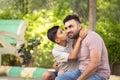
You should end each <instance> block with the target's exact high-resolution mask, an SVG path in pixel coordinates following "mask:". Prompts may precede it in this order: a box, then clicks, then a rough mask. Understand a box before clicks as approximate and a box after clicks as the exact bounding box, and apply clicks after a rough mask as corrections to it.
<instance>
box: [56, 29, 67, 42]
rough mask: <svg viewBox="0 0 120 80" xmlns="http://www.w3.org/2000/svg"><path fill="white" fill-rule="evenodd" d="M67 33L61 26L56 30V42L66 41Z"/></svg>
mask: <svg viewBox="0 0 120 80" xmlns="http://www.w3.org/2000/svg"><path fill="white" fill-rule="evenodd" d="M67 38H68V37H67V34H66V32H65V31H63V30H62V29H61V28H59V29H58V30H57V34H56V42H57V43H59V42H61V41H66V40H67Z"/></svg>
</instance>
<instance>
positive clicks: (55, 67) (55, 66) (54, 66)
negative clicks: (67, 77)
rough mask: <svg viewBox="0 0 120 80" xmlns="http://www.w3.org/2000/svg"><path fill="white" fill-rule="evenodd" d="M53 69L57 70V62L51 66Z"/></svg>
mask: <svg viewBox="0 0 120 80" xmlns="http://www.w3.org/2000/svg"><path fill="white" fill-rule="evenodd" d="M53 68H54V69H55V70H59V66H58V63H57V62H55V63H54V64H53Z"/></svg>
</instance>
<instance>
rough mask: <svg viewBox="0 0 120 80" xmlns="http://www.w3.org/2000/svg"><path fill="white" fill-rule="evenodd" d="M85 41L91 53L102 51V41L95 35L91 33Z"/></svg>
mask: <svg viewBox="0 0 120 80" xmlns="http://www.w3.org/2000/svg"><path fill="white" fill-rule="evenodd" d="M86 41H87V45H88V47H89V50H90V51H93V50H97V51H101V50H102V44H103V40H102V38H101V37H100V36H99V35H98V34H97V33H95V32H91V33H90V34H89V36H88V39H87V40H86Z"/></svg>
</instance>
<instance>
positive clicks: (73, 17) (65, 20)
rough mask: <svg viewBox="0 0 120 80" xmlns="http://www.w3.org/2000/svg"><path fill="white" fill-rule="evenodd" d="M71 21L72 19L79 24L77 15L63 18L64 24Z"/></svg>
mask: <svg viewBox="0 0 120 80" xmlns="http://www.w3.org/2000/svg"><path fill="white" fill-rule="evenodd" d="M71 19H74V20H75V21H77V22H79V23H81V21H80V19H79V17H78V16H77V15H68V16H66V17H65V19H64V20H63V23H64V24H65V22H67V21H69V20H71Z"/></svg>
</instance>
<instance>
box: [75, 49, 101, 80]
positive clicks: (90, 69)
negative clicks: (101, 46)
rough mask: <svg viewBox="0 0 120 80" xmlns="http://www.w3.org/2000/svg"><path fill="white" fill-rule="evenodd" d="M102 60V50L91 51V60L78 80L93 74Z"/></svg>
mask: <svg viewBox="0 0 120 80" xmlns="http://www.w3.org/2000/svg"><path fill="white" fill-rule="evenodd" d="M100 62H101V52H100V51H91V52H90V62H89V64H88V66H87V68H86V69H85V71H84V72H83V73H82V74H81V75H80V77H79V78H78V79H77V80H86V79H87V78H88V77H89V76H90V75H91V74H93V73H94V72H95V70H96V68H97V67H98V66H99V65H100Z"/></svg>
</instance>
